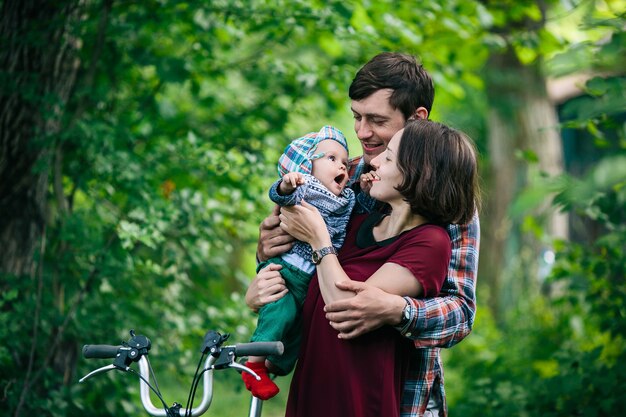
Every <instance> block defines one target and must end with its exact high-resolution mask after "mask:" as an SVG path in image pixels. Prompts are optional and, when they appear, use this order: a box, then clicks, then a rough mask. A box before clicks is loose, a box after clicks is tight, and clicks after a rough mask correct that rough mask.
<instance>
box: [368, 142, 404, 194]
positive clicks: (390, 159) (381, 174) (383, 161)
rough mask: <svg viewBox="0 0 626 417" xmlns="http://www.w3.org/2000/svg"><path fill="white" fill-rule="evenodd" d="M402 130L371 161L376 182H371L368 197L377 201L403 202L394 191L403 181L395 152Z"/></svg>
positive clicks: (396, 191) (398, 145)
mask: <svg viewBox="0 0 626 417" xmlns="http://www.w3.org/2000/svg"><path fill="white" fill-rule="evenodd" d="M402 132H404V129H400V130H399V131H398V132H397V133H396V134H395V135H393V137H392V138H391V141H390V142H389V144H388V145H387V149H385V151H383V153H381V154H380V155H378V156H377V157H375V158H374V159H372V161H371V165H372V167H373V168H374V169H375V170H376V177H377V180H376V181H374V182H372V188H371V189H370V196H372V197H373V198H375V199H376V200H379V201H384V202H386V203H391V202H392V201H393V200H396V199H397V200H400V201H404V197H402V195H401V194H400V193H399V192H398V190H397V189H396V187H397V186H399V185H400V184H402V181H403V180H404V178H403V176H402V173H401V172H400V170H399V169H398V164H397V161H398V158H397V152H398V149H399V147H400V138H401V137H402Z"/></svg>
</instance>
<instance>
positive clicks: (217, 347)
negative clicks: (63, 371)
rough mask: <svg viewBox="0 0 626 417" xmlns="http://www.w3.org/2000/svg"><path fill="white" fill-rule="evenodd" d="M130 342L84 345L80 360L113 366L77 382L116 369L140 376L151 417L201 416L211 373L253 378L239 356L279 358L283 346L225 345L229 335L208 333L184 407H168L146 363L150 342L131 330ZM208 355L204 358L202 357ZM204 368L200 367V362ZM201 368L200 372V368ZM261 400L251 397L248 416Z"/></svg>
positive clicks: (210, 387)
mask: <svg viewBox="0 0 626 417" xmlns="http://www.w3.org/2000/svg"><path fill="white" fill-rule="evenodd" d="M130 336H131V337H130V339H129V340H128V341H127V342H124V343H122V344H121V345H85V346H83V357H84V358H85V359H114V361H113V363H112V364H110V365H107V366H103V367H101V368H98V369H96V370H93V371H91V372H90V373H88V374H87V375H85V376H84V377H82V378H81V379H80V380H79V382H81V383H82V382H84V381H86V380H87V379H89V378H92V377H94V376H96V375H98V374H101V373H104V372H108V371H112V370H118V371H122V372H128V373H134V374H136V375H138V376H139V391H140V396H141V403H142V405H143V407H144V409H145V410H146V411H147V412H148V414H150V415H152V416H154V417H198V416H201V415H202V414H204V413H205V412H206V411H207V410H208V409H209V407H210V405H211V401H212V399H213V370H220V369H228V368H231V369H235V370H238V371H241V372H248V373H249V374H251V375H253V376H254V377H255V378H257V379H260V378H259V376H258V375H257V374H256V373H255V372H254V371H253V370H251V369H250V368H248V367H246V366H244V365H242V364H240V363H238V362H236V359H237V358H238V357H243V356H268V355H282V353H283V350H284V347H283V344H282V342H251V343H237V344H235V345H230V346H224V345H223V344H224V342H225V341H226V340H227V339H228V338H229V336H230V335H229V334H224V335H222V334H220V333H218V332H216V331H208V332H207V333H206V334H205V336H204V341H203V343H202V348H201V349H200V351H201V352H202V356H201V357H200V361H199V362H198V367H197V368H196V373H195V374H194V377H193V380H192V382H191V387H190V390H189V396H188V398H187V405H186V406H185V407H183V405H182V404H180V403H178V402H174V403H173V404H172V405H171V406H168V405H167V403H166V402H165V400H164V399H163V396H162V395H161V391H160V389H159V385H158V383H157V381H156V375H155V374H154V371H153V370H152V367H151V366H150V361H149V360H148V357H147V356H148V351H149V350H150V348H151V346H152V343H151V342H150V339H148V338H147V337H146V336H142V335H135V332H134V331H133V330H130ZM205 355H208V356H207V357H206V359H204V356H205ZM203 361H204V365H203V366H202V362H203ZM133 362H138V363H139V373H137V372H136V371H135V370H134V369H132V368H131V367H130V365H132V363H133ZM201 366H202V370H200V367H201ZM150 375H152V378H153V380H154V386H153V385H152V384H151V383H150ZM200 377H202V381H203V390H202V400H201V402H200V405H198V406H197V407H195V408H194V407H193V403H194V398H195V395H196V390H197V388H198V385H199V383H200ZM150 390H152V391H153V392H154V393H155V394H156V396H157V397H158V398H159V400H161V403H162V405H163V407H162V408H160V407H156V406H154V404H153V403H152V400H151V398H150ZM262 406H263V401H262V400H260V399H259V398H256V397H254V396H252V399H251V401H250V413H249V417H260V416H261V411H262Z"/></svg>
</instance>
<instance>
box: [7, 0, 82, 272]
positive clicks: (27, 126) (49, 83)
mask: <svg viewBox="0 0 626 417" xmlns="http://www.w3.org/2000/svg"><path fill="white" fill-rule="evenodd" d="M78 6H79V1H78V0H72V1H68V0H63V1H54V2H51V1H46V0H7V1H4V2H2V6H1V7H2V9H1V14H0V42H2V43H1V47H0V75H1V78H0V86H1V89H0V219H2V220H1V221H0V248H2V251H0V273H8V274H13V275H17V276H22V275H30V276H32V275H33V274H34V270H35V268H36V266H35V264H36V263H35V255H36V254H35V252H36V248H37V247H38V246H39V244H40V240H41V238H42V233H43V229H44V225H45V222H46V209H47V203H46V193H47V187H48V175H49V168H50V163H51V157H52V155H53V151H52V147H53V138H54V135H56V134H57V133H58V132H59V129H60V118H61V115H62V114H63V110H64V107H65V104H66V103H67V100H68V97H69V94H70V91H71V90H72V88H73V86H74V82H75V79H76V73H77V69H78V60H77V59H76V55H75V52H76V49H77V47H78V42H77V41H76V40H75V39H74V38H73V37H72V36H71V33H69V31H68V29H69V28H70V23H72V21H73V20H74V19H75V18H76V17H77V11H78Z"/></svg>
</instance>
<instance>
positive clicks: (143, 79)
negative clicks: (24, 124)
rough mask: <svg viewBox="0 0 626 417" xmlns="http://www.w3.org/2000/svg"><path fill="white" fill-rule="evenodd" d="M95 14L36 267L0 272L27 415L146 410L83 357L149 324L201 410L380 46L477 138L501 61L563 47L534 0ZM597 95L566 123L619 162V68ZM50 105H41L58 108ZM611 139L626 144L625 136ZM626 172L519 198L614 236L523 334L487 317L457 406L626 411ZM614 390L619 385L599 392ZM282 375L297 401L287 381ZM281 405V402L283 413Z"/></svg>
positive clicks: (593, 46)
mask: <svg viewBox="0 0 626 417" xmlns="http://www.w3.org/2000/svg"><path fill="white" fill-rule="evenodd" d="M552 3H553V2H549V4H551V5H552ZM591 3H594V2H591ZM81 5H82V6H83V7H84V9H83V10H82V19H81V20H80V22H78V24H77V25H76V26H75V27H72V32H71V37H72V39H76V40H79V42H78V43H79V44H80V45H81V46H82V47H81V49H80V50H79V56H78V58H79V64H80V68H79V74H78V78H77V83H76V86H75V88H74V90H73V92H72V95H71V97H70V100H69V103H68V105H67V107H65V108H63V109H61V110H62V112H61V114H62V120H61V121H60V122H61V124H62V128H61V129H60V132H61V133H59V134H58V135H54V136H50V135H47V134H46V132H43V133H42V135H41V137H38V138H35V140H34V143H36V144H37V145H38V146H43V147H46V150H47V151H48V152H49V153H50V154H53V155H56V157H55V158H56V160H55V161H54V162H56V163H58V165H57V166H58V170H56V169H55V170H53V171H51V173H50V183H49V187H48V191H49V193H48V200H49V212H48V218H47V225H46V235H45V239H44V241H43V242H42V246H41V248H42V249H41V250H40V253H38V254H37V256H38V257H40V258H41V262H40V268H39V270H37V271H34V272H33V274H32V276H30V277H15V276H3V277H2V286H1V288H2V294H1V295H0V341H1V343H0V369H2V375H1V376H0V392H2V401H1V402H0V404H2V405H3V406H5V407H6V408H7V409H8V410H9V411H10V412H11V414H13V412H14V411H15V410H16V408H17V406H18V403H20V401H21V407H22V408H21V415H46V416H47V415H50V416H73V415H84V414H88V415H94V416H100V415H102V416H106V415H114V414H115V415H116V414H119V413H120V410H122V411H123V412H125V413H129V414H139V413H140V412H141V411H140V406H139V405H138V404H137V392H136V391H137V389H136V381H135V379H134V378H132V377H131V376H130V375H118V374H115V375H114V374H108V375H106V376H104V377H100V378H96V379H93V380H90V381H88V382H87V383H85V384H78V383H77V380H78V378H79V376H81V375H84V374H86V373H87V372H88V371H89V370H91V369H93V368H95V367H96V366H100V365H102V364H103V363H102V362H101V361H97V362H99V363H98V364H94V363H88V361H86V360H83V359H82V358H80V357H79V355H80V347H81V345H82V344H85V343H110V344H116V343H119V342H121V341H122V340H126V339H127V337H128V330H129V329H131V328H133V329H135V330H136V331H137V333H139V334H145V335H146V336H148V337H149V338H151V340H152V342H153V346H154V348H153V354H154V359H153V365H154V367H155V368H156V369H158V370H159V372H160V374H159V375H162V376H161V383H162V385H163V387H164V391H165V392H168V391H167V389H169V388H173V389H174V390H175V392H176V395H177V397H175V398H173V399H176V400H177V401H184V400H185V398H186V391H185V390H183V389H181V388H180V387H181V386H186V385H187V384H188V380H189V379H190V378H189V375H191V373H192V372H193V370H194V369H193V368H194V367H195V362H196V361H197V356H196V353H197V350H198V347H199V344H200V342H201V340H202V336H203V335H204V332H205V331H206V330H209V329H214V330H218V331H220V332H222V333H225V332H229V333H231V334H232V338H231V340H232V341H233V342H239V341H246V340H247V339H248V337H249V336H250V333H251V330H252V329H253V326H254V321H255V317H254V316H253V315H252V314H251V313H250V312H249V310H248V309H247V308H246V307H245V303H244V301H243V299H242V295H241V293H242V291H243V290H244V288H245V286H246V284H247V282H248V279H249V277H250V275H251V274H252V273H253V271H254V263H255V261H254V246H255V243H256V242H255V240H256V233H257V227H258V224H259V222H260V221H261V220H262V218H263V217H265V215H266V214H267V213H268V212H269V210H270V205H269V202H268V200H267V198H266V197H265V196H266V189H267V187H268V186H269V184H270V183H271V182H272V181H273V180H274V179H275V178H276V174H275V172H276V171H275V160H276V159H277V156H278V155H279V153H280V151H281V150H282V148H283V147H284V145H285V144H286V143H287V142H288V141H289V140H290V139H291V138H293V137H296V136H299V135H301V134H302V133H304V132H308V131H312V130H317V129H318V128H319V125H320V124H325V123H331V122H334V121H335V120H341V121H342V123H343V125H340V128H342V130H343V131H344V133H346V134H348V135H349V132H350V131H351V128H352V126H351V121H350V120H346V119H347V117H346V116H345V115H346V114H348V115H349V111H348V104H347V98H346V96H347V94H346V92H347V86H348V85H349V83H350V81H351V79H352V77H353V76H354V72H355V70H356V69H357V68H358V67H359V66H360V65H362V64H363V63H364V62H366V61H367V60H368V59H369V58H370V57H371V56H373V55H374V54H376V53H378V52H380V51H381V50H399V51H406V52H410V53H414V54H416V55H418V56H420V57H421V59H422V61H423V62H424V64H425V66H426V67H427V68H428V70H429V72H431V74H432V75H433V77H434V79H435V83H436V85H437V105H436V111H435V118H437V116H438V115H445V118H446V120H448V121H450V122H453V124H455V125H456V126H458V127H460V128H461V129H464V130H468V131H470V133H471V135H472V136H474V137H475V138H476V140H477V142H478V143H479V145H481V144H482V143H483V139H484V131H485V122H484V120H485V118H484V117H479V116H480V115H481V114H484V113H486V111H487V109H486V105H485V102H484V98H483V94H482V89H483V88H484V87H483V81H482V79H481V71H482V70H483V66H484V64H485V62H486V60H487V58H488V57H489V54H490V52H491V51H493V50H497V49H498V48H501V47H503V46H505V45H506V44H507V43H512V44H514V45H515V47H516V51H517V52H518V54H519V55H520V58H521V59H523V60H524V62H530V61H532V60H533V59H535V57H536V56H538V55H541V54H551V53H555V51H561V50H562V49H563V47H564V45H566V44H567V42H566V41H565V40H564V39H562V38H561V36H560V35H558V34H557V33H556V32H555V31H537V32H534V31H530V32H529V31H528V30H527V28H526V29H520V28H521V27H522V26H523V25H521V24H522V23H528V22H531V23H532V22H536V21H537V20H538V19H541V10H539V9H538V6H537V5H536V3H535V2H529V1H528V2H527V1H524V2H511V1H509V2H504V3H502V2H475V1H462V0H445V1H443V2H442V1H439V2H418V3H415V2H394V1H387V0H385V1H376V2H357V1H348V2H339V1H329V2H320V1H308V0H289V1H287V0H280V1H274V2H267V1H264V0H246V1H238V2H233V1H226V0H214V1H211V2H179V1H170V0H159V1H155V0H148V1H142V2H109V1H104V2H95V1H85V2H81ZM554 7H556V6H554ZM620 22H621V23H623V22H622V20H620V19H615V18H606V16H605V15H600V16H596V18H594V19H589V20H586V21H585V23H586V24H587V25H588V26H589V27H592V28H594V29H596V30H599V33H602V34H606V32H607V31H609V32H612V36H611V37H609V38H608V39H609V40H608V42H596V41H597V39H595V38H594V39H592V40H589V41H588V42H587V41H586V42H585V43H583V44H579V45H574V46H572V47H571V48H569V49H568V52H567V53H562V54H560V55H556V56H555V57H554V58H553V60H552V61H550V63H548V67H549V68H550V69H551V71H553V72H554V73H567V72H568V71H572V69H578V68H583V66H582V64H583V63H584V64H585V68H586V67H593V65H597V67H596V68H595V69H598V70H604V69H614V68H619V65H621V63H623V56H624V55H623V54H620V53H619V52H620V51H622V49H621V48H622V47H623V46H622V45H623V44H624V43H623V36H624V35H623V33H622V32H621V28H622V27H623V24H620ZM35 23H37V26H42V25H40V23H42V22H35ZM49 23H50V22H46V25H48V24H49ZM46 25H43V26H46ZM507 25H509V26H510V27H509V28H512V29H514V30H511V31H508V32H509V33H508V34H506V33H505V32H507V31H505V30H503V29H504V28H507ZM600 29H601V30H600ZM24 41H25V42H26V41H28V40H27V39H26V40H24ZM592 58H593V59H592ZM572 62H573V63H574V65H573V66H572V65H570V63H572ZM550 65H551V67H550ZM622 67H623V65H622ZM5 84H6V85H10V83H8V84H7V83H5ZM12 88H13V87H12ZM588 88H589V101H588V102H583V103H579V104H578V105H576V106H572V107H570V108H569V109H566V111H567V112H569V114H571V115H572V117H571V122H570V123H569V125H568V126H570V127H571V128H576V129H580V128H584V129H588V130H589V131H590V133H591V134H592V135H594V138H595V140H596V143H598V144H602V143H607V142H609V143H611V144H614V143H618V144H619V145H618V149H621V150H622V151H623V149H624V145H623V144H624V143H625V139H624V135H623V129H622V130H620V129H615V126H614V124H615V123H616V122H615V120H614V119H613V118H611V117H610V116H611V115H615V114H617V113H619V112H620V111H623V93H624V82H623V79H621V78H618V77H613V78H607V77H603V78H601V79H597V80H594V81H592V82H590V83H589V84H588ZM37 91H39V90H38V89H37V88H35V84H34V83H33V84H32V85H29V86H28V87H26V88H25V90H24V91H21V92H20V93H21V94H22V95H23V96H25V97H27V96H28V97H31V96H36V94H37V93H36V92H37ZM31 98H33V97H31ZM36 98H37V97H36ZM38 99H40V101H41V102H42V103H43V104H42V105H43V106H48V105H47V104H46V103H56V100H57V98H54V97H38ZM45 108H48V107H45ZM48 116H49V117H52V115H49V114H48ZM440 118H443V117H440ZM344 120H345V122H344ZM607 129H609V130H611V129H612V131H617V132H621V133H619V135H620V136H619V137H618V140H617V141H614V140H613V139H612V138H611V137H607V136H606V135H605V134H604V133H603V132H606V131H607ZM482 147H483V148H484V146H482ZM353 154H356V151H355V152H353ZM485 157H488V155H487V154H486V153H485ZM524 157H526V158H528V159H529V160H532V159H533V155H530V154H526V155H524ZM535 157H536V156H535ZM52 166H55V165H54V164H52ZM624 166H625V164H624V162H623V152H622V154H621V156H619V155H618V156H615V157H614V158H613V159H607V160H606V161H604V162H602V163H601V164H599V165H598V167H597V169H596V170H594V171H593V172H592V173H590V174H589V175H588V176H587V177H585V178H583V179H574V178H565V177H564V178H561V179H559V180H558V181H555V182H549V181H546V182H545V183H544V185H543V186H542V187H541V189H540V191H541V192H539V193H537V192H536V189H535V190H534V191H533V192H532V193H531V195H530V196H527V197H528V198H526V199H525V200H524V201H523V202H521V203H520V205H521V206H520V207H519V208H518V211H517V213H519V215H520V216H523V215H525V214H526V213H527V212H528V210H531V209H532V208H533V207H534V206H536V204H538V203H539V202H540V201H541V200H542V199H543V198H544V197H545V196H546V195H552V194H553V193H559V197H558V199H557V200H556V201H557V202H558V204H559V207H561V208H563V209H566V210H572V211H576V212H580V213H581V215H582V216H585V217H586V218H589V219H592V220H594V221H598V222H600V223H601V224H602V225H603V227H604V228H605V231H608V232H607V233H604V232H603V234H602V236H601V237H599V238H598V239H596V240H595V241H594V243H593V246H592V247H590V248H587V247H586V246H584V245H579V246H568V245H563V244H560V246H557V247H556V249H558V254H557V258H558V264H557V267H555V268H554V269H553V276H552V278H550V287H551V288H555V289H558V290H559V292H557V293H555V294H553V295H552V296H551V297H550V298H538V299H534V298H533V299H528V300H527V301H526V303H524V304H522V305H520V306H518V307H517V309H516V310H515V311H513V312H511V315H510V316H511V317H510V318H508V319H507V323H510V326H508V328H506V329H502V328H498V327H496V325H495V324H494V320H493V318H492V317H489V315H488V314H487V312H486V309H482V310H479V316H478V320H477V324H476V331H475V333H474V334H473V335H472V337H470V338H469V339H467V341H464V342H463V343H462V344H460V345H459V346H458V347H457V348H455V349H454V350H452V352H450V354H449V358H448V359H449V363H448V364H447V367H446V371H447V373H446V378H447V379H446V382H447V390H448V392H449V394H450V404H451V406H452V414H453V415H457V414H458V415H465V414H467V415H473V414H476V415H478V414H479V413H480V415H517V414H519V415H525V414H526V415H528V414H533V413H536V414H540V411H542V412H544V413H545V414H548V415H549V414H550V413H552V414H554V415H557V414H559V413H561V412H562V413H565V414H566V412H567V411H568V408H567V407H569V406H571V405H572V401H571V399H572V398H580V400H581V403H582V404H585V405H586V404H591V401H592V400H593V395H596V396H597V397H596V399H597V398H601V399H603V400H604V399H606V401H604V402H602V404H601V405H600V409H601V410H603V412H604V411H606V413H605V414H606V415H609V414H610V413H609V411H612V410H616V407H617V404H618V403H619V401H615V400H617V399H619V398H620V397H619V394H620V393H621V392H625V391H624V379H623V377H622V376H621V375H620V374H618V373H617V372H616V370H617V369H619V365H623V364H624V341H623V339H622V336H621V335H623V334H625V333H624V329H623V323H624V320H623V317H624V306H623V300H624V297H623V295H624V287H623V277H624V269H623V268H624V265H625V264H626V262H625V261H624V246H623V245H624V243H623V242H625V241H626V239H624V236H623V233H624V230H623V216H624V212H623V207H624V187H623V182H620V175H621V173H623V167H624ZM47 168H48V167H45V166H44V167H38V169H47ZM533 224H536V225H538V224H539V223H538V222H535V223H533ZM536 228H537V229H540V228H541V227H540V225H539V226H536ZM620 274H621V275H620ZM620 279H621V280H620ZM546 285H547V284H546ZM620 318H621V320H620ZM601 377H603V378H606V379H605V380H604V381H609V383H610V384H609V385H610V386H609V388H610V390H611V391H609V393H608V394H606V393H600V391H599V389H600V387H601V385H600V383H599V382H601V381H602V380H601V379H600V378H601ZM219 378H220V379H216V380H217V381H218V382H217V383H218V384H221V383H222V382H223V385H222V386H220V387H216V390H218V393H219V392H220V390H222V391H221V392H222V393H223V395H221V396H222V397H224V398H225V399H223V400H222V402H221V403H220V398H219V397H220V394H216V398H215V399H214V403H215V409H216V410H218V412H217V414H223V415H227V414H228V413H229V411H230V410H232V409H231V408H229V407H230V402H236V403H237V404H238V406H240V407H241V404H243V407H244V408H245V406H246V405H247V401H248V398H249V397H248V395H247V393H246V392H244V391H243V390H242V388H241V384H240V382H239V380H238V376H237V375H235V374H234V373H233V374H232V375H230V376H226V375H224V376H219ZM222 378H223V379H222ZM25 381H28V384H29V385H28V386H24V384H25ZM280 383H281V386H282V387H283V391H287V386H288V379H287V378H283V379H281V381H280ZM620 390H621V391H620ZM22 394H23V395H24V396H23V397H22ZM281 395H282V394H281ZM166 398H167V399H168V400H171V399H170V397H166ZM284 401H285V398H284V397H283V398H282V399H280V400H278V401H277V404H278V405H277V406H274V407H275V409H274V410H272V408H271V407H270V408H268V410H272V411H275V410H276V409H278V411H277V412H276V414H277V415H280V408H281V407H282V406H283V405H284ZM611 401H615V402H611ZM268 405H269V404H268ZM266 407H267V406H266ZM577 410H579V409H577ZM580 410H582V408H580ZM598 414H600V415H601V413H598Z"/></svg>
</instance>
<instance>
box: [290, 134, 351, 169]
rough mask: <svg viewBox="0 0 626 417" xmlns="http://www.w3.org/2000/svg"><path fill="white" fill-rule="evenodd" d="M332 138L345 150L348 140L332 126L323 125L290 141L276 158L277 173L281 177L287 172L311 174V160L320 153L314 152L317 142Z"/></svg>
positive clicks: (318, 156)
mask: <svg viewBox="0 0 626 417" xmlns="http://www.w3.org/2000/svg"><path fill="white" fill-rule="evenodd" d="M327 139H332V140H336V141H337V142H339V143H340V144H341V145H342V146H343V147H344V148H346V152H347V151H348V141H347V140H346V137H345V136H344V135H343V133H341V131H340V130H339V129H337V128H335V127H333V126H324V127H322V128H321V129H320V131H319V132H311V133H307V134H306V135H304V136H302V137H301V138H297V139H294V140H292V141H291V143H290V144H289V145H287V147H286V148H285V151H284V152H283V154H282V155H281V156H280V158H279V159H278V174H279V175H280V177H281V178H282V177H283V176H284V175H285V174H287V173H288V172H300V173H303V174H311V171H312V170H313V164H312V163H311V161H312V160H314V159H317V158H320V157H321V156H322V155H319V154H317V155H316V154H315V149H316V148H317V144H318V143H320V142H321V141H323V140H327Z"/></svg>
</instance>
